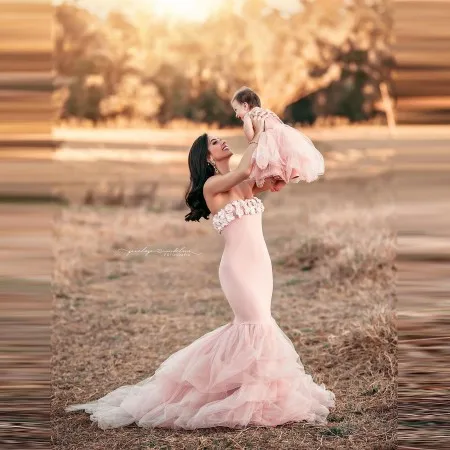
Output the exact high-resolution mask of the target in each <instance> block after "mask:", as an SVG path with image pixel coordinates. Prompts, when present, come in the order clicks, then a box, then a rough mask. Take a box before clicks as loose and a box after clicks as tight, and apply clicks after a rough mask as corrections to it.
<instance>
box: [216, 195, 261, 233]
mask: <svg viewBox="0 0 450 450" xmlns="http://www.w3.org/2000/svg"><path fill="white" fill-rule="evenodd" d="M263 211H264V205H263V202H262V201H261V200H260V199H259V198H258V197H252V198H246V199H244V200H233V201H232V202H230V203H227V204H226V205H225V206H224V207H223V208H222V209H220V210H219V211H217V212H216V214H214V215H213V217H212V224H213V227H214V229H215V230H217V231H218V232H219V234H221V233H222V230H223V229H224V228H225V227H226V226H227V225H229V224H230V223H231V222H233V220H235V219H238V218H240V217H242V216H244V215H246V214H257V213H260V212H261V213H262V212H263Z"/></svg>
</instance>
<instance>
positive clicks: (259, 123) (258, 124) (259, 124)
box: [252, 110, 270, 137]
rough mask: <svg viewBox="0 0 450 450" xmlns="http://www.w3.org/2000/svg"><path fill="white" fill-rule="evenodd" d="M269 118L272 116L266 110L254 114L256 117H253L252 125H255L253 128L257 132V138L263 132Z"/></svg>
mask: <svg viewBox="0 0 450 450" xmlns="http://www.w3.org/2000/svg"><path fill="white" fill-rule="evenodd" d="M269 116H270V114H269V113H268V112H267V111H264V110H262V111H258V112H255V113H254V115H253V117H252V123H253V128H254V130H255V137H256V136H257V135H259V133H260V132H261V131H263V127H264V120H265V119H266V117H269Z"/></svg>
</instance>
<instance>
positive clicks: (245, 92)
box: [231, 86, 261, 108]
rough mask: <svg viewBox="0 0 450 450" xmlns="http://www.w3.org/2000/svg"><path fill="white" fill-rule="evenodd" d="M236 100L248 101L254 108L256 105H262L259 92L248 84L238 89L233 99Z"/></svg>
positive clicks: (240, 101)
mask: <svg viewBox="0 0 450 450" xmlns="http://www.w3.org/2000/svg"><path fill="white" fill-rule="evenodd" d="M234 100H236V101H237V102H239V103H248V106H250V108H254V107H255V106H259V107H261V100H260V98H259V97H258V94H257V93H256V92H254V91H252V90H251V89H250V88H249V87H247V86H242V87H241V88H239V89H238V90H237V91H236V93H235V94H234V95H233V98H232V100H231V101H234Z"/></svg>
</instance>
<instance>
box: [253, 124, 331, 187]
mask: <svg viewBox="0 0 450 450" xmlns="http://www.w3.org/2000/svg"><path fill="white" fill-rule="evenodd" d="M324 173H325V162H324V158H323V156H322V154H321V153H320V152H319V150H317V149H316V147H315V146H314V144H313V143H312V141H311V139H309V138H308V136H306V135H305V134H303V133H302V132H301V131H299V130H297V129H295V128H293V127H291V126H289V125H286V124H279V125H276V126H275V127H274V128H269V129H267V130H265V131H264V132H263V133H261V136H260V138H259V142H258V146H257V148H256V149H255V151H254V152H253V155H252V166H251V173H250V176H249V178H250V179H253V180H255V183H256V185H257V186H259V187H261V186H262V185H263V184H264V180H265V179H266V178H269V177H272V176H278V177H281V178H282V179H283V180H284V181H285V182H286V183H298V182H300V181H306V182H307V183H311V182H312V181H315V180H317V179H318V178H319V176H321V175H323V174H324Z"/></svg>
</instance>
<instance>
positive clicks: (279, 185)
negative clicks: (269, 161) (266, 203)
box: [270, 177, 286, 192]
mask: <svg viewBox="0 0 450 450" xmlns="http://www.w3.org/2000/svg"><path fill="white" fill-rule="evenodd" d="M272 178H273V180H274V182H273V184H272V187H271V188H270V191H271V192H278V191H281V189H283V188H284V187H285V186H286V182H285V181H284V180H283V179H281V178H280V177H272Z"/></svg>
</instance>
